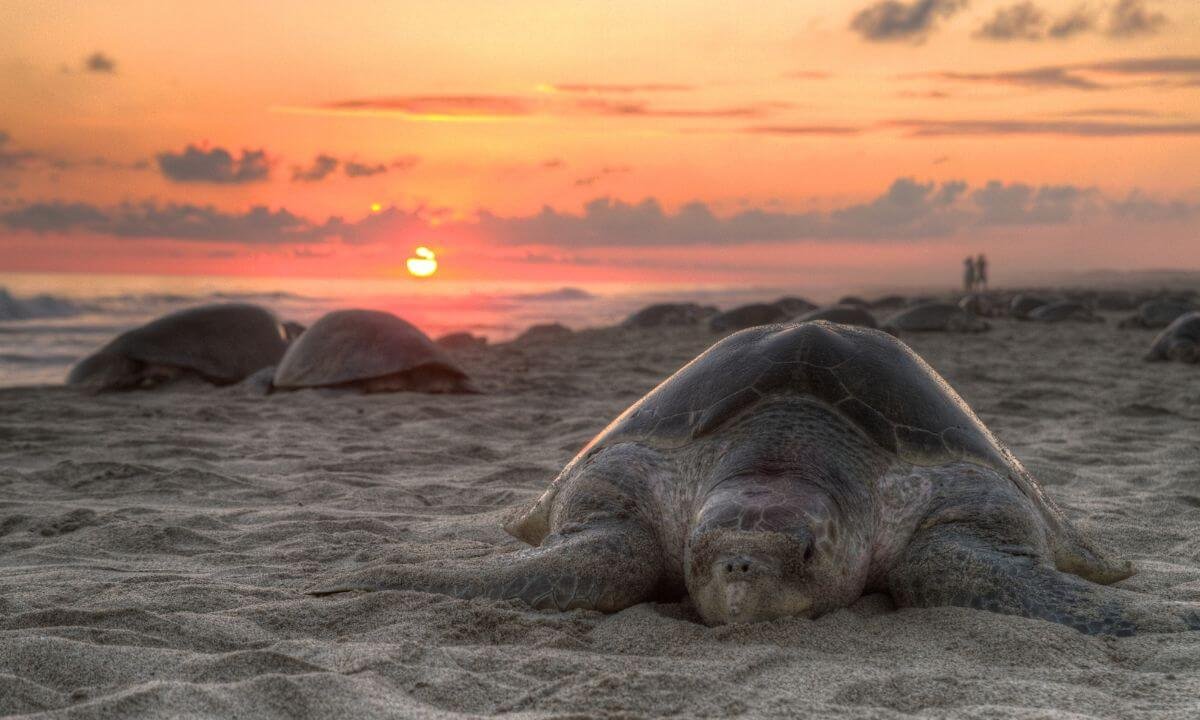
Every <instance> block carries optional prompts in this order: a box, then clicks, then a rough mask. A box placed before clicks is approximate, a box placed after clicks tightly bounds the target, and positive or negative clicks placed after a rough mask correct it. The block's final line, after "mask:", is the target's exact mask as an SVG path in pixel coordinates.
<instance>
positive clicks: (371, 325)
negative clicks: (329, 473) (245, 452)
mask: <svg viewBox="0 0 1200 720" xmlns="http://www.w3.org/2000/svg"><path fill="white" fill-rule="evenodd" d="M272 386H273V387H274V388H275V389H282V390H298V389H300V388H315V387H337V388H350V389H357V390H361V391H363V392H396V391H402V390H413V391H417V392H429V393H458V392H476V391H475V389H474V387H473V386H472V385H471V383H470V381H469V380H468V378H467V374H466V373H465V372H463V371H462V369H461V368H459V367H458V365H456V364H455V363H454V361H453V360H451V359H450V357H449V356H448V355H447V354H446V352H445V351H444V350H442V349H441V348H440V347H438V346H437V345H435V344H434V342H433V341H432V340H430V339H429V337H428V336H426V335H425V333H423V332H421V331H420V330H418V329H417V328H415V327H413V326H412V325H410V324H409V323H407V322H405V321H404V320H401V319H400V318H398V317H396V316H395V315H393V314H391V313H386V312H380V311H378V310H337V311H334V312H331V313H329V314H327V315H325V316H323V317H322V318H321V319H320V320H317V321H316V322H315V323H313V326H312V327H310V328H308V329H307V330H305V331H304V334H303V335H301V336H300V339H299V340H297V341H296V342H295V343H293V344H292V346H291V347H290V348H288V351H287V353H286V354H285V355H284V356H283V360H281V361H280V363H279V367H278V368H277V369H276V370H275V377H274V379H273V381H272Z"/></svg>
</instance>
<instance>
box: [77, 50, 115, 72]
mask: <svg viewBox="0 0 1200 720" xmlns="http://www.w3.org/2000/svg"><path fill="white" fill-rule="evenodd" d="M83 69H84V70H86V71H88V72H94V73H104V74H108V75H111V74H113V73H115V72H116V71H117V62H116V61H115V60H113V59H112V58H111V57H109V56H108V55H105V54H104V53H102V52H99V51H97V52H94V53H92V54H91V55H88V56H87V57H86V58H84V60H83Z"/></svg>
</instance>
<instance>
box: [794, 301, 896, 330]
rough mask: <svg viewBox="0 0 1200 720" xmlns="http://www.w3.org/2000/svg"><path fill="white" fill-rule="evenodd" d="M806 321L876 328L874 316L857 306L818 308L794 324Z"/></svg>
mask: <svg viewBox="0 0 1200 720" xmlns="http://www.w3.org/2000/svg"><path fill="white" fill-rule="evenodd" d="M808 320H828V321H829V322H835V323H841V324H842V325H857V326H859V327H867V328H877V327H879V323H878V322H876V320H875V316H874V315H872V314H871V313H869V312H867V311H866V310H865V309H863V308H861V307H859V306H857V305H830V306H828V307H823V308H818V309H816V310H813V311H812V312H809V313H805V314H803V315H801V316H800V317H798V318H796V322H806V321H808Z"/></svg>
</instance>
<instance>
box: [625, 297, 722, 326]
mask: <svg viewBox="0 0 1200 720" xmlns="http://www.w3.org/2000/svg"><path fill="white" fill-rule="evenodd" d="M717 312H718V310H717V309H716V308H715V307H713V306H711V305H697V304H696V303H658V304H655V305H647V306H646V307H644V308H642V309H641V310H638V311H637V312H635V313H634V314H632V315H630V316H629V317H627V318H625V322H623V323H621V327H627V328H651V327H662V326H664V325H695V324H696V323H699V322H700V321H701V320H704V319H706V318H709V317H712V316H713V315H716V314H717Z"/></svg>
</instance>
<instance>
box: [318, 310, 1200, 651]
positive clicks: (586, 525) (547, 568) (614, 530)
mask: <svg viewBox="0 0 1200 720" xmlns="http://www.w3.org/2000/svg"><path fill="white" fill-rule="evenodd" d="M506 529H507V530H508V532H509V533H511V534H512V535H514V536H515V537H517V538H519V539H521V540H524V541H525V542H528V543H529V544H531V545H534V546H536V547H533V548H530V549H526V550H521V551H518V552H514V553H508V554H500V555H490V556H485V557H477V558H464V559H458V560H453V561H447V562H444V563H438V564H432V565H426V564H411V565H404V564H400V565H396V564H379V565H375V566H372V567H368V568H364V569H361V570H359V571H357V572H352V573H350V574H347V575H343V576H341V577H337V578H334V579H332V580H331V581H330V582H327V583H324V584H321V585H319V586H318V587H316V588H313V589H312V590H310V591H309V592H310V594H314V595H326V594H332V593H339V592H347V591H355V590H384V589H404V590H418V591H424V592H436V593H444V594H449V595H454V596H458V597H463V598H467V597H489V598H497V599H520V600H523V601H524V602H526V603H528V604H530V605H532V606H533V607H535V608H544V609H557V610H567V609H571V608H586V609H593V610H600V611H604V612H615V611H618V610H621V609H622V608H626V607H629V606H631V605H633V604H635V603H640V602H643V601H647V600H653V599H660V600H661V599H677V598H680V597H683V596H685V595H687V596H690V598H691V601H692V603H693V604H694V605H695V607H696V609H697V610H698V612H699V614H700V616H701V617H702V619H703V620H704V621H705V622H707V623H710V624H722V623H742V622H753V621H760V620H771V619H774V618H780V617H785V616H793V615H795V616H802V617H816V616H819V615H821V614H823V613H827V612H829V611H831V610H834V609H836V608H840V607H845V606H847V605H849V604H850V603H852V602H854V601H855V600H856V599H857V598H858V597H859V596H861V595H862V594H864V593H867V592H886V593H888V594H890V595H891V597H892V598H893V599H894V601H895V603H896V604H897V605H899V606H901V607H929V606H941V605H956V606H961V607H972V608H979V609H984V610H990V611H993V612H998V613H1007V614H1013V615H1023V616H1027V617H1034V618H1042V619H1045V620H1050V621H1054V622H1058V623H1063V624H1066V625H1069V626H1071V627H1073V628H1076V629H1078V630H1080V631H1082V632H1086V633H1094V634H1116V635H1128V634H1131V633H1135V632H1143V631H1144V632H1152V631H1173V630H1186V629H1200V615H1197V613H1196V609H1197V608H1198V607H1200V606H1194V605H1190V604H1186V603H1169V602H1164V601H1156V600H1154V599H1152V598H1149V597H1147V596H1142V595H1138V594H1136V593H1132V592H1126V591H1122V590H1116V589H1113V588H1108V587H1105V585H1104V584H1107V583H1113V582H1116V581H1118V580H1122V579H1124V578H1126V577H1129V576H1130V575H1131V574H1132V573H1133V568H1132V566H1131V565H1130V563H1128V562H1125V561H1122V560H1118V559H1116V558H1113V557H1110V556H1108V555H1106V554H1105V553H1104V552H1103V551H1102V550H1100V549H1099V548H1098V547H1097V546H1096V545H1094V544H1093V543H1092V541H1090V540H1089V539H1088V538H1087V537H1086V536H1085V535H1084V534H1083V533H1082V532H1080V531H1079V530H1078V529H1077V528H1076V527H1075V526H1074V525H1072V524H1071V523H1070V521H1068V519H1067V518H1066V517H1065V516H1064V515H1063V513H1062V511H1060V510H1059V509H1058V507H1057V506H1056V505H1055V504H1054V503H1053V502H1052V501H1051V500H1050V499H1049V498H1048V497H1047V496H1046V495H1045V493H1044V492H1043V491H1042V488H1041V486H1040V485H1039V484H1038V482H1037V481H1036V480H1035V479H1034V478H1033V477H1032V476H1031V475H1030V474H1029V473H1028V472H1027V471H1026V470H1025V468H1024V467H1022V466H1021V464H1020V463H1019V462H1018V461H1017V459H1016V458H1015V457H1013V455H1012V454H1011V453H1010V452H1009V451H1008V450H1007V449H1006V448H1005V447H1004V446H1003V445H1002V444H1001V443H1000V442H999V441H998V440H997V439H996V438H995V437H994V436H993V435H992V433H991V432H990V431H989V430H988V429H987V428H986V427H984V425H983V423H981V422H980V420H979V419H978V418H977V417H976V416H975V415H974V413H972V412H971V410H970V408H968V407H967V405H966V404H965V403H964V402H963V401H962V399H961V398H960V397H959V396H958V395H957V394H956V393H955V392H954V391H953V390H952V389H951V388H950V386H949V385H947V384H946V382H945V381H944V380H943V379H942V378H941V377H939V376H938V374H937V373H936V372H934V370H933V369H932V368H930V367H929V366H928V365H927V364H925V362H924V361H923V360H921V358H920V357H918V356H917V355H916V354H915V353H914V352H913V351H912V350H910V349H909V348H908V346H906V345H904V344H903V343H902V342H900V341H898V340H896V339H894V338H892V337H891V336H889V335H887V334H885V333H883V332H879V331H874V330H868V329H861V328H854V327H847V326H842V325H836V324H832V323H827V322H807V323H797V324H788V325H772V326H764V327H755V328H751V329H748V330H744V331H742V332H739V333H736V334H734V335H731V336H729V337H727V338H725V339H724V340H722V341H721V342H719V343H717V344H715V345H714V346H712V347H711V348H709V349H708V350H707V351H706V352H704V353H703V354H702V355H700V356H699V357H697V358H696V359H695V360H693V361H692V362H690V363H689V364H687V365H686V366H684V367H683V368H682V369H680V370H679V371H678V372H676V373H675V374H674V375H672V376H671V377H670V378H668V379H667V380H666V381H664V382H663V383H662V384H660V385H659V386H658V387H657V388H655V389H654V390H652V391H651V392H650V393H649V394H647V395H646V396H645V397H643V398H642V399H641V400H639V401H638V402H636V403H635V404H634V405H633V406H631V407H630V408H629V409H628V410H626V411H625V412H624V413H623V414H622V415H621V416H620V417H618V418H617V419H616V420H614V421H613V422H612V423H611V424H610V425H609V426H608V427H607V428H605V429H604V430H603V431H601V433H600V434H599V435H597V436H596V437H595V438H594V439H593V440H592V441H591V442H590V443H588V445H587V446H586V447H584V448H583V450H582V451H580V453H579V454H578V455H577V456H576V457H575V458H574V459H573V460H571V462H570V463H568V464H567V466H566V467H565V468H564V469H563V471H562V472H561V473H560V474H559V475H558V477H557V478H556V479H555V480H554V481H553V482H552V483H551V484H550V486H549V488H548V489H547V490H546V491H545V493H544V494H543V495H542V496H541V497H540V498H539V499H538V500H536V501H535V502H534V503H533V504H532V505H530V506H529V507H528V508H526V509H525V510H524V511H523V512H521V513H519V514H518V515H515V516H514V517H513V518H512V520H511V521H510V522H509V523H508V524H507V525H506Z"/></svg>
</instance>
